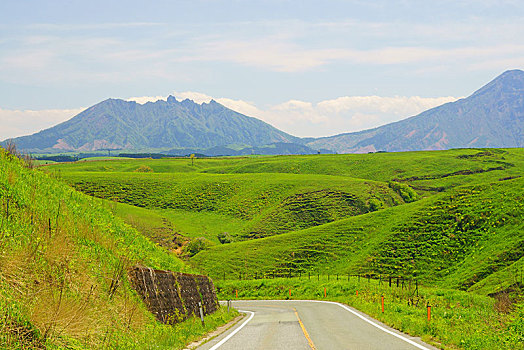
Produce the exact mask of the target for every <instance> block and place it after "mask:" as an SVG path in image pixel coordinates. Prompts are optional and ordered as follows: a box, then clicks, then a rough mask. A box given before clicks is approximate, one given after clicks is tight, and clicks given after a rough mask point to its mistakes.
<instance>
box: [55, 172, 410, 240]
mask: <svg viewBox="0 0 524 350" xmlns="http://www.w3.org/2000/svg"><path fill="white" fill-rule="evenodd" d="M62 177H63V178H64V179H65V180H66V181H67V182H68V183H70V184H72V185H73V186H74V187H75V188H77V189H78V190H80V191H82V192H84V193H86V194H90V195H93V196H96V197H100V198H104V199H110V200H113V201H117V202H120V203H125V204H130V205H134V206H137V207H144V208H148V209H155V210H159V209H163V210H166V211H167V212H168V213H167V215H165V216H167V217H170V216H171V215H170V214H169V211H170V210H174V211H175V212H176V211H184V212H187V213H191V214H188V215H192V214H193V213H206V214H211V215H207V216H204V215H200V216H198V217H197V218H196V219H201V220H203V222H205V223H208V222H209V220H211V221H218V220H217V216H218V217H219V218H220V220H224V218H225V221H224V222H226V223H227V222H229V223H231V226H230V227H231V229H235V231H234V232H230V233H231V234H233V235H237V236H239V238H260V237H265V236H270V235H275V234H281V233H284V232H289V231H292V230H296V229H301V228H307V227H312V226H317V225H320V224H324V223H327V222H332V221H336V220H339V219H342V218H346V217H349V216H353V215H360V214H363V213H367V212H370V211H374V210H378V209H380V208H385V207H389V206H393V205H398V204H401V203H404V201H405V199H403V197H402V196H401V195H400V194H399V193H397V192H396V191H395V190H394V189H393V188H391V187H390V186H388V184H386V183H382V182H377V181H370V180H361V179H352V178H348V177H341V176H338V177H335V176H325V175H295V174H275V175H273V176H267V175H266V174H227V175H224V174H200V173H198V174H192V173H176V174H170V173H140V172H128V173H126V172H97V173H88V172H71V173H65V172H62ZM207 225H208V226H212V227H213V229H212V231H214V232H213V233H215V232H216V231H217V229H223V228H226V227H224V226H222V225H218V226H217V225H209V224H207ZM174 226H175V227H177V224H176V223H174ZM189 231H190V232H191V231H192V230H191V229H189ZM218 233H220V232H216V234H218ZM201 234H202V235H204V236H205V235H207V233H201ZM216 234H215V235H216Z"/></svg>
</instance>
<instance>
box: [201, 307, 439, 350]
mask: <svg viewBox="0 0 524 350" xmlns="http://www.w3.org/2000/svg"><path fill="white" fill-rule="evenodd" d="M233 307H235V308H236V309H238V310H241V311H243V312H245V313H246V317H244V319H242V320H241V321H240V322H238V323H237V324H236V325H235V327H232V328H231V329H229V330H228V331H227V332H225V333H223V334H221V335H220V336H219V337H217V338H215V339H213V340H211V341H209V342H208V343H206V344H204V345H202V346H201V347H199V348H198V349H199V350H216V349H220V350H232V349H235V350H238V349H245V350H248V349H261V350H262V349H264V350H272V349H286V350H295V349H297V350H298V349H301V350H311V349H317V350H321V349H326V350H336V349H355V350H360V349H363V350H368V349H369V350H371V349H373V350H374V349H384V350H386V349H387V350H404V349H406V350H411V349H413V350H416V349H423V350H424V349H425V350H429V349H431V350H434V349H437V348H435V347H432V346H431V345H427V344H425V343H423V342H422V341H421V340H420V339H418V338H414V337H411V336H409V335H405V334H403V333H400V332H398V331H397V330H394V329H392V328H389V327H387V326H385V325H383V324H382V323H380V322H379V321H376V320H373V319H371V318H370V317H368V316H367V315H365V314H362V313H361V312H359V311H357V310H355V309H352V308H349V307H347V306H345V305H342V304H338V303H333V302H319V301H299V300H271V301H269V300H255V301H248V300H242V301H240V300H239V301H233ZM366 320H367V321H366Z"/></svg>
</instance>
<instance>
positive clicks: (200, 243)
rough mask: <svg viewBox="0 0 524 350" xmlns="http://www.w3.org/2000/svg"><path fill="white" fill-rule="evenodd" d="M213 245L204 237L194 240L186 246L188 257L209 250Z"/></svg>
mask: <svg viewBox="0 0 524 350" xmlns="http://www.w3.org/2000/svg"><path fill="white" fill-rule="evenodd" d="M212 245H213V243H211V241H209V240H208V239H205V238H204V237H197V238H195V239H192V240H191V241H190V242H189V243H188V244H187V245H186V248H185V250H186V253H187V255H189V256H190V257H191V256H194V255H196V254H197V253H199V252H201V251H203V250H206V249H209V248H210V247H211V246H212Z"/></svg>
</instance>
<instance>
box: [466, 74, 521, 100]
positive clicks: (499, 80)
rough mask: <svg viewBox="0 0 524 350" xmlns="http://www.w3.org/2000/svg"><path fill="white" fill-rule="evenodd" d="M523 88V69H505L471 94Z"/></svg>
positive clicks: (512, 90)
mask: <svg viewBox="0 0 524 350" xmlns="http://www.w3.org/2000/svg"><path fill="white" fill-rule="evenodd" d="M519 90H520V91H522V90H524V71H522V70H520V69H512V70H507V71H505V72H504V73H502V74H500V75H499V76H498V77H496V78H495V79H493V80H492V81H490V82H489V83H488V84H486V85H484V86H483V87H481V88H480V89H478V90H477V91H475V92H474V93H473V95H471V96H472V97H473V96H479V95H483V94H486V93H496V92H502V91H504V92H514V91H519Z"/></svg>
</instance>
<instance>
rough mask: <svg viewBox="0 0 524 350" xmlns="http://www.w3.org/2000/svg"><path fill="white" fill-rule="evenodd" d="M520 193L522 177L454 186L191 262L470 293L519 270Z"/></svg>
mask: <svg viewBox="0 0 524 350" xmlns="http://www.w3.org/2000/svg"><path fill="white" fill-rule="evenodd" d="M523 187H524V178H517V179H513V180H506V181H497V182H496V183H491V184H483V185H476V186H467V187H460V188H457V189H455V190H453V191H451V192H449V193H444V194H440V195H437V196H433V197H430V198H426V199H423V200H420V201H417V202H414V203H410V204H405V205H402V206H397V207H393V208H387V209H384V210H380V211H377V212H373V213H368V214H365V215H361V216H356V217H352V218H348V219H344V220H339V221H336V222H333V223H330V224H326V225H322V226H318V227H313V228H309V229H307V230H301V231H295V232H291V233H287V234H283V235H280V236H278V237H268V238H265V239H261V240H254V241H247V242H239V243H234V244H228V245H222V246H216V247H213V248H211V249H209V250H207V251H205V252H202V253H200V254H198V255H196V256H195V257H194V258H193V261H194V263H195V264H196V265H198V266H199V267H201V268H203V269H204V270H205V271H206V272H208V273H210V274H212V275H214V276H216V277H222V276H223V274H224V273H225V274H226V275H228V274H229V275H232V276H236V275H238V274H239V273H241V274H249V275H251V276H253V275H254V274H255V273H257V274H258V275H259V276H260V275H262V274H264V273H265V274H273V273H274V272H276V273H277V274H287V273H288V271H289V270H291V271H292V272H293V273H295V274H296V273H298V272H302V273H304V272H307V271H312V272H314V273H316V272H317V271H320V272H321V273H327V272H330V273H331V274H335V273H339V274H344V275H345V274H347V273H351V274H357V273H360V274H370V275H380V274H382V275H394V276H398V275H400V276H409V277H417V278H418V279H419V280H420V281H425V282H426V283H431V284H436V285H441V286H448V287H455V288H460V289H476V288H480V285H479V286H477V284H478V283H479V282H481V281H482V280H484V279H485V278H487V277H489V276H491V277H492V278H493V277H494V276H495V275H497V274H499V273H502V272H503V271H511V270H512V269H513V270H514V269H515V268H517V267H518V266H521V265H520V264H521V261H520V260H521V259H522V256H523V249H522V247H523V245H524V226H523V225H524V224H523V221H522V217H524V198H523V192H522V190H521V189H522V188H523ZM519 271H520V269H519ZM492 275H493V276H492ZM486 282H487V281H485V282H484V283H486ZM500 282H502V283H496V284H494V283H490V285H491V289H490V290H487V289H486V287H485V286H483V288H484V289H485V291H486V292H494V291H495V289H497V288H502V287H509V284H511V282H512V279H511V278H507V279H505V280H504V281H500ZM488 289H489V288H488Z"/></svg>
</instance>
